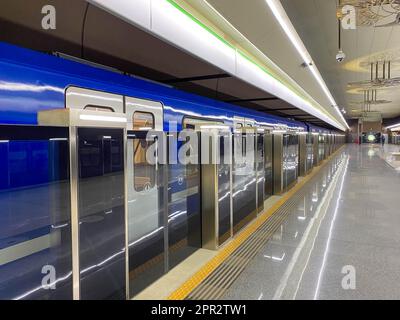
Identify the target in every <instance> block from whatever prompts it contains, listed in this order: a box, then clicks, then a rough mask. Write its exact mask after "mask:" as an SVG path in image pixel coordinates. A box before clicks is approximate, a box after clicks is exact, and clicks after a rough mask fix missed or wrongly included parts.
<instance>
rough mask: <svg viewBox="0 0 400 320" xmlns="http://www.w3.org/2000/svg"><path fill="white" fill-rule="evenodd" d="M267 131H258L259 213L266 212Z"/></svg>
mask: <svg viewBox="0 0 400 320" xmlns="http://www.w3.org/2000/svg"><path fill="white" fill-rule="evenodd" d="M264 138H265V131H264V129H260V128H258V129H257V133H256V170H257V213H261V212H263V211H264V199H265V194H264V193H265V145H264V143H265V141H264Z"/></svg>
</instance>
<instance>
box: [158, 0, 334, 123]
mask: <svg viewBox="0 0 400 320" xmlns="http://www.w3.org/2000/svg"><path fill="white" fill-rule="evenodd" d="M166 1H167V2H168V3H170V4H171V5H172V6H174V7H175V8H176V9H178V10H179V11H180V12H181V13H183V14H185V15H186V16H187V17H189V18H190V19H191V20H193V21H194V22H195V23H196V24H198V25H199V26H201V27H202V28H203V29H205V30H206V31H208V32H209V33H210V34H212V35H213V36H214V37H216V38H217V39H218V40H220V41H221V42H223V43H224V44H225V45H227V46H228V47H230V48H231V49H234V50H236V52H238V53H239V54H240V55H241V56H242V57H243V58H245V59H246V60H248V61H249V62H251V63H252V64H254V65H255V66H257V67H258V68H259V69H260V70H262V71H263V72H264V73H266V74H267V75H269V76H270V77H272V78H273V79H275V80H276V81H278V82H280V83H281V84H282V85H284V86H285V87H286V88H288V89H289V90H290V91H291V92H292V93H293V94H295V95H297V96H298V97H299V98H301V99H303V100H304V101H306V102H308V103H309V104H310V105H311V106H313V107H314V108H316V109H317V110H319V111H320V112H323V113H324V114H325V115H326V116H327V117H328V118H330V119H332V120H333V121H334V122H336V123H338V124H340V122H337V120H336V119H335V118H332V116H331V115H330V114H328V113H327V112H326V110H325V109H324V108H322V110H320V108H318V107H317V106H316V105H315V103H314V102H313V101H310V100H309V98H308V97H305V96H304V95H303V94H302V93H300V92H298V90H296V89H295V88H294V87H293V86H292V85H291V84H289V83H287V82H284V81H283V80H281V79H280V78H279V77H277V76H276V75H275V74H273V73H271V72H270V71H269V70H268V69H267V68H265V67H264V66H261V65H260V64H258V63H257V62H255V61H254V60H253V59H252V58H250V57H249V56H248V55H247V54H245V53H244V52H242V51H241V50H239V49H238V48H237V47H235V46H233V45H232V44H231V43H229V42H228V41H227V40H225V39H224V38H222V37H221V36H220V35H219V34H218V33H216V32H215V31H214V30H212V29H211V28H210V27H208V26H206V25H205V24H204V23H203V22H201V21H200V20H199V19H197V18H196V17H195V16H193V15H192V14H191V13H190V12H188V11H186V10H185V9H184V8H182V7H181V6H180V5H179V4H178V3H176V2H175V1H174V0H166Z"/></svg>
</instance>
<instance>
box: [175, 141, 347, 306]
mask: <svg viewBox="0 0 400 320" xmlns="http://www.w3.org/2000/svg"><path fill="white" fill-rule="evenodd" d="M343 147H344V146H342V147H340V148H339V149H338V150H336V151H335V152H334V153H333V154H331V155H330V156H329V158H327V159H325V160H323V161H322V163H321V164H320V165H319V166H318V167H314V169H313V170H312V171H311V172H310V173H309V174H308V175H307V176H306V177H304V178H303V179H302V180H301V181H300V182H298V183H297V184H296V185H295V186H294V187H293V188H292V189H290V190H289V191H288V192H286V193H285V194H284V195H283V196H282V197H281V199H279V200H278V201H277V202H276V203H275V204H274V205H273V206H272V207H271V208H269V209H268V210H267V211H265V212H264V213H262V214H261V215H259V216H258V217H257V218H256V219H255V220H254V221H253V222H251V223H250V224H249V225H248V226H247V227H245V229H244V230H243V231H241V232H240V233H239V234H238V235H237V236H236V237H234V238H233V239H232V240H231V242H230V243H228V244H227V245H226V246H225V247H224V248H222V249H221V251H220V252H219V253H218V254H217V255H216V256H215V257H213V258H212V259H211V260H210V261H209V262H207V263H206V264H205V265H204V266H203V267H201V269H200V270H199V271H197V272H196V273H195V274H194V275H193V276H192V277H191V278H190V279H188V280H186V281H185V283H183V284H182V286H180V287H179V288H178V289H176V290H175V291H174V292H173V293H171V294H170V295H169V296H168V298H167V300H183V299H185V298H186V297H187V296H188V295H189V294H190V292H192V291H193V290H194V289H195V288H196V287H197V286H198V285H199V284H200V283H201V282H202V281H203V280H204V279H205V278H207V277H208V276H209V275H210V274H211V273H212V272H213V271H214V270H215V269H216V268H218V266H219V265H221V264H222V263H223V262H224V261H225V260H226V258H228V257H229V255H231V254H232V252H234V251H235V250H236V249H237V248H238V247H239V246H240V245H241V244H242V243H243V242H244V241H245V240H246V239H247V238H248V237H249V236H250V235H251V234H252V233H253V232H254V231H256V230H257V229H258V228H259V227H260V226H261V225H262V224H263V223H264V222H265V221H266V220H267V219H268V218H270V217H271V216H272V215H273V214H274V213H275V212H276V211H277V210H278V209H279V208H280V207H281V206H282V205H283V204H284V203H285V202H286V201H288V200H289V199H290V198H291V197H292V196H293V195H294V194H295V193H296V192H297V191H298V190H300V189H301V188H302V187H303V186H304V185H305V184H306V183H307V182H308V181H309V180H310V179H311V178H312V177H314V176H315V175H316V174H317V173H318V172H319V171H320V170H321V169H322V168H323V167H324V166H325V165H326V164H327V163H328V162H329V160H330V159H331V158H332V157H333V156H334V155H336V153H338V152H339V151H340V150H341V149H342V148H343Z"/></svg>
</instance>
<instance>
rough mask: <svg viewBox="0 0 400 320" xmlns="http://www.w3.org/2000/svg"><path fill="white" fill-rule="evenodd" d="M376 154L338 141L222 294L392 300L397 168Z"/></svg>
mask: <svg viewBox="0 0 400 320" xmlns="http://www.w3.org/2000/svg"><path fill="white" fill-rule="evenodd" d="M386 147H387V146H385V148H386ZM381 153H382V147H381V146H380V145H362V146H359V145H356V144H352V145H347V146H346V147H345V148H343V149H342V151H341V152H340V153H339V154H338V155H337V156H336V157H335V158H334V159H333V160H331V161H330V162H329V163H328V164H327V165H326V166H325V167H324V168H323V169H322V170H321V171H320V172H319V173H318V174H317V175H316V176H315V177H314V178H313V179H312V180H311V181H310V182H308V183H307V184H306V185H305V186H304V187H303V189H306V190H307V191H306V192H305V194H304V197H303V199H304V200H300V201H298V204H297V206H296V207H295V208H296V209H294V210H292V211H291V212H290V214H289V217H288V218H287V219H286V220H285V222H284V223H283V224H281V225H280V227H279V228H278V230H277V231H276V232H275V234H274V235H273V237H272V238H271V239H270V240H269V241H268V242H267V243H266V245H264V246H263V248H262V249H261V251H260V252H259V253H258V254H257V256H256V257H255V258H254V259H253V260H252V261H251V262H250V263H249V264H248V266H247V267H246V269H245V271H244V272H243V273H242V274H241V275H240V276H239V278H238V279H237V280H236V281H235V283H234V284H233V285H232V286H231V287H230V289H229V290H228V291H227V292H226V293H225V295H224V296H223V299H259V300H263V299H399V298H400V288H399V286H398V283H399V280H400V268H399V266H400V247H399V244H400V233H399V231H398V230H399V226H400V215H399V206H400V197H399V195H398V190H397V187H396V186H397V184H398V183H399V174H398V173H397V172H396V171H395V169H394V168H392V167H391V166H389V165H388V164H387V163H386V162H385V161H384V160H383V159H382V157H381ZM310 198H311V201H308V200H309V199H310ZM352 275H355V276H354V278H351V277H352ZM349 277H350V278H349ZM342 284H343V285H344V288H343V286H342Z"/></svg>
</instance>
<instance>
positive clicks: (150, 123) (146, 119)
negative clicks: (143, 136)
mask: <svg viewBox="0 0 400 320" xmlns="http://www.w3.org/2000/svg"><path fill="white" fill-rule="evenodd" d="M151 129H154V115H153V114H152V113H150V112H142V111H136V112H135V113H134V114H133V130H137V131H145V130H151Z"/></svg>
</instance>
